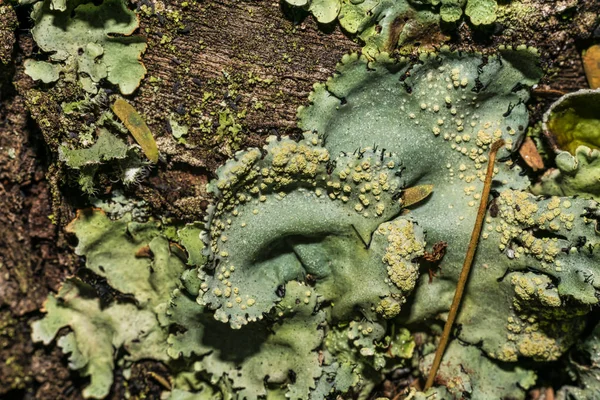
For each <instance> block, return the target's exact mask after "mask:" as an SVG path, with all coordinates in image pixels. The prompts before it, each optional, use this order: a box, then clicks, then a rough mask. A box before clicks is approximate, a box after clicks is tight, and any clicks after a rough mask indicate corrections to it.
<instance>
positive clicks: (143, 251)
mask: <svg viewBox="0 0 600 400" xmlns="http://www.w3.org/2000/svg"><path fill="white" fill-rule="evenodd" d="M135 256H136V257H138V258H151V257H152V250H150V246H148V245H146V246H142V247H140V248H139V249H138V250H137V251H136V252H135Z"/></svg>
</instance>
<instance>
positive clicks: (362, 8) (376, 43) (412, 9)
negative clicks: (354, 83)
mask: <svg viewBox="0 0 600 400" xmlns="http://www.w3.org/2000/svg"><path fill="white" fill-rule="evenodd" d="M286 1H287V0H286ZM287 2H288V4H290V5H293V6H299V7H304V8H307V9H308V10H309V11H310V12H311V13H312V14H313V16H314V17H315V19H316V20H317V21H318V22H319V23H323V24H327V23H331V22H333V21H335V20H336V18H337V20H338V21H339V24H340V26H341V27H342V29H344V30H345V31H346V32H348V33H349V34H351V35H355V36H357V37H358V38H359V39H360V40H361V41H362V42H364V43H365V47H364V49H363V52H364V53H365V54H368V55H370V56H374V55H375V54H377V53H379V52H380V51H392V50H394V49H395V47H396V46H397V45H398V44H406V43H408V42H410V41H411V40H412V39H414V38H416V37H420V36H421V35H422V34H423V33H424V32H426V31H428V30H430V29H432V28H433V29H439V28H438V24H439V19H440V18H439V16H438V15H437V14H436V13H435V11H434V10H433V7H430V8H429V9H427V8H425V7H422V6H419V5H418V4H412V3H411V2H410V1H408V0H364V1H361V0H359V1H352V0H318V1H315V0H289V1H287ZM415 3H416V2H415Z"/></svg>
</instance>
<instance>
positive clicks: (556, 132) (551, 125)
mask: <svg viewBox="0 0 600 400" xmlns="http://www.w3.org/2000/svg"><path fill="white" fill-rule="evenodd" d="M598 100H600V90H598V89H597V90H586V89H583V90H580V91H577V92H574V93H570V94H567V95H565V96H563V97H561V98H560V99H558V100H557V101H556V102H555V103H554V104H553V105H552V106H551V107H550V108H549V109H548V111H547V112H546V113H545V114H544V118H543V125H542V128H543V130H544V132H545V134H546V138H548V139H549V140H550V142H551V145H552V147H553V150H554V156H555V163H556V168H553V169H549V170H548V171H547V172H546V173H545V174H544V176H542V178H541V180H540V182H539V183H538V184H537V185H536V186H535V187H534V189H533V190H534V192H535V193H537V194H545V195H558V196H560V195H563V196H575V195H580V196H584V197H588V198H592V199H595V200H599V199H600V168H598V167H599V166H600V117H598V116H599V115H600V114H599V112H600V107H599V106H598V104H599V103H598Z"/></svg>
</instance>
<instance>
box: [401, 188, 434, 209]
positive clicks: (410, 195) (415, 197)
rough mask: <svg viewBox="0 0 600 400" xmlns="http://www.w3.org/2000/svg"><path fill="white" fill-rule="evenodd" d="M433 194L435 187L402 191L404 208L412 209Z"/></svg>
mask: <svg viewBox="0 0 600 400" xmlns="http://www.w3.org/2000/svg"><path fill="white" fill-rule="evenodd" d="M431 192H433V185H419V186H413V187H409V188H406V189H404V190H403V191H402V206H403V207H410V206H412V205H413V204H416V203H419V202H421V201H423V200H425V198H427V196H429V195H430V194H431Z"/></svg>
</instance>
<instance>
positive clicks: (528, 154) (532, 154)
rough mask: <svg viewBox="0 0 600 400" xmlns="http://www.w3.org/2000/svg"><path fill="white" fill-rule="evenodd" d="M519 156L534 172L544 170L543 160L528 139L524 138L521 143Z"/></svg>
mask: <svg viewBox="0 0 600 400" xmlns="http://www.w3.org/2000/svg"><path fill="white" fill-rule="evenodd" d="M519 154H520V155H521V157H522V158H523V160H524V161H525V163H526V164H527V165H529V167H531V169H533V170H534V171H538V170H541V169H544V160H542V157H541V156H540V153H539V152H538V150H537V147H536V146H535V143H534V141H533V140H532V139H531V138H530V137H526V138H525V140H524V141H523V144H522V145H521V147H520V148H519Z"/></svg>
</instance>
